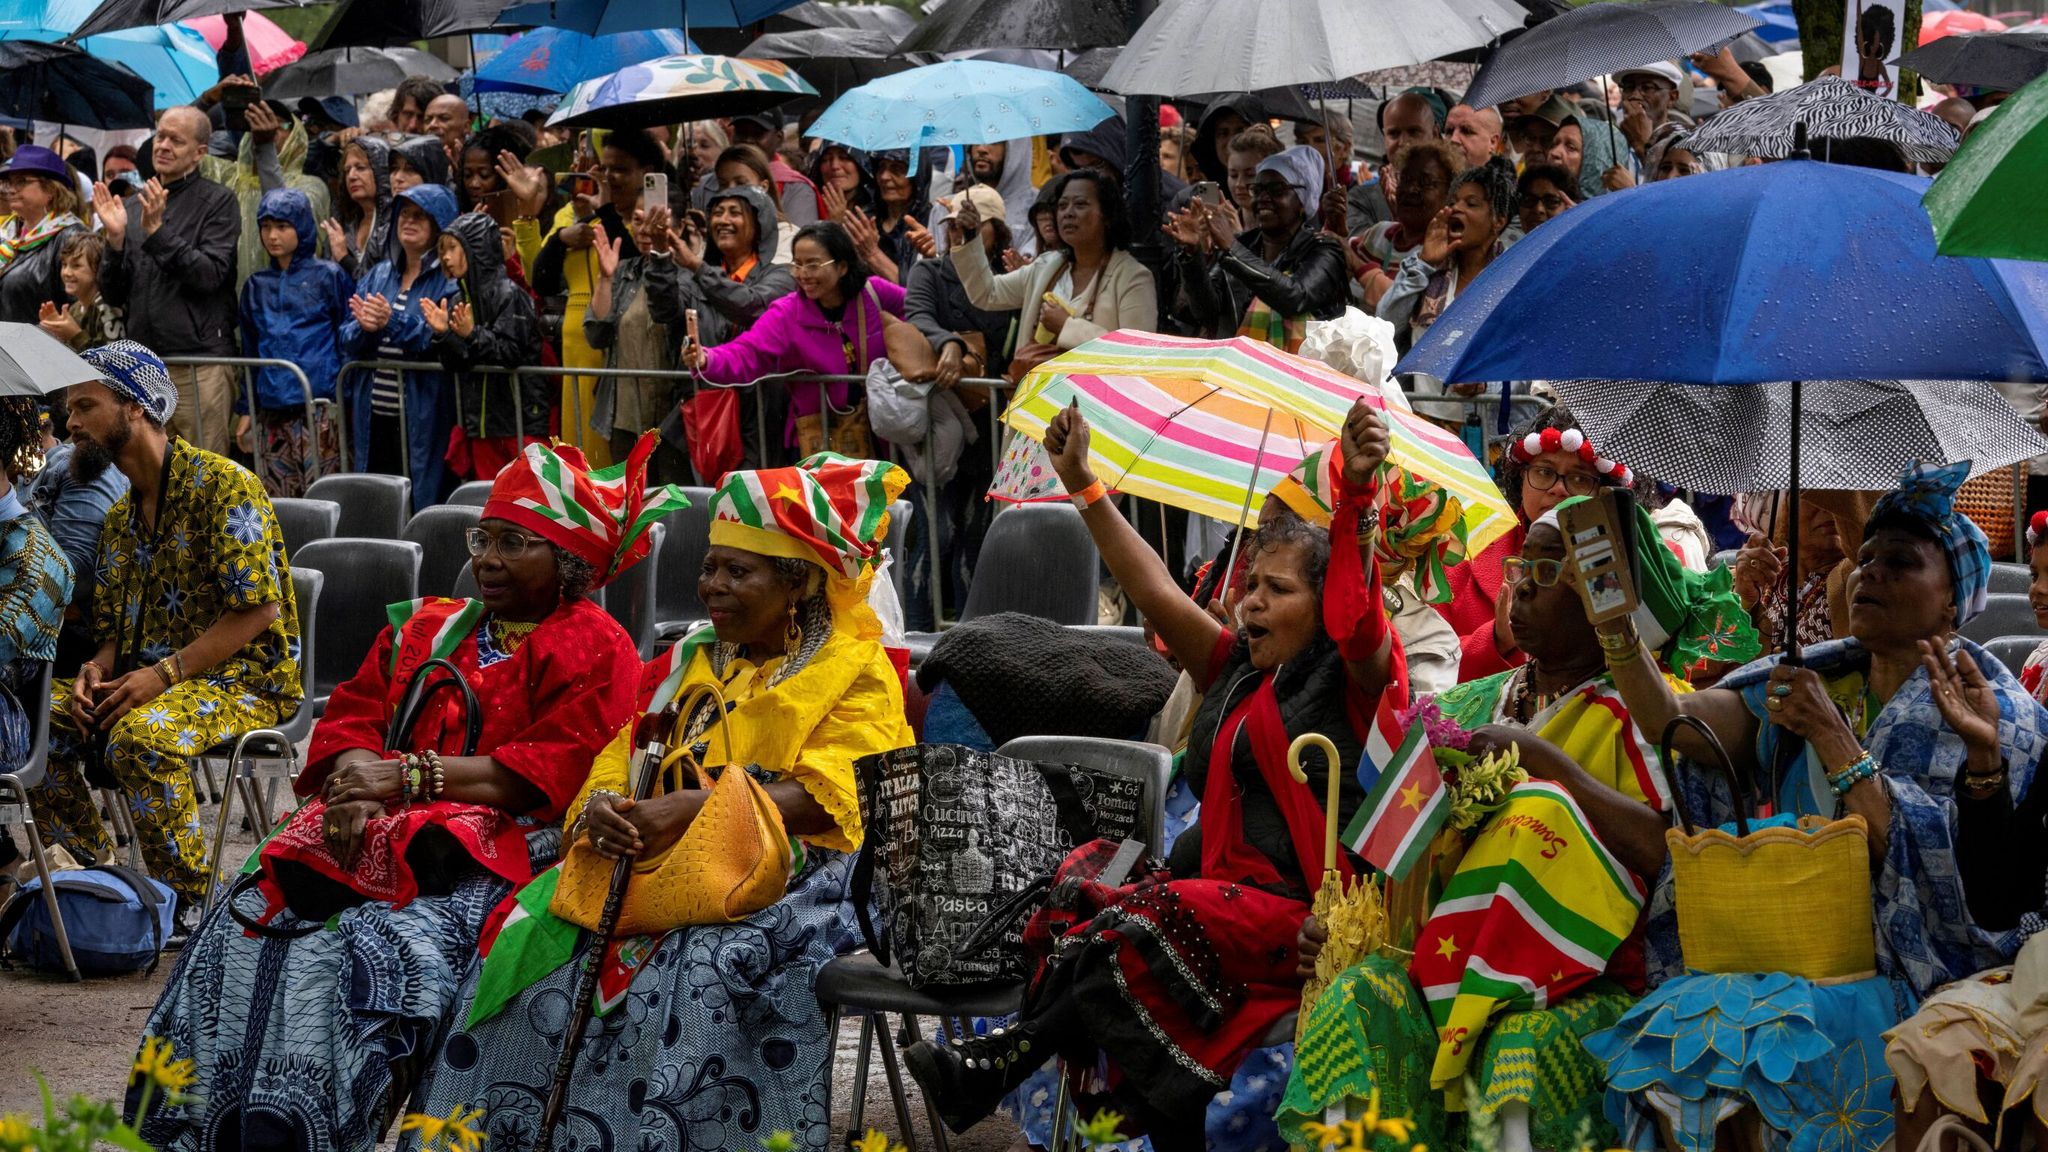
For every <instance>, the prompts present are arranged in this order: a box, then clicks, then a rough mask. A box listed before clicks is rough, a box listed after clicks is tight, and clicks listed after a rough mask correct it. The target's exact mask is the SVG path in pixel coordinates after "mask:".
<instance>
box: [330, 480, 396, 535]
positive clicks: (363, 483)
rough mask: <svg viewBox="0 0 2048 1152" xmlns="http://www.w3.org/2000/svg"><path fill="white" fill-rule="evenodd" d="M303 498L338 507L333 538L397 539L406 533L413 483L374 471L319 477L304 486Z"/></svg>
mask: <svg viewBox="0 0 2048 1152" xmlns="http://www.w3.org/2000/svg"><path fill="white" fill-rule="evenodd" d="M306 498H307V499H309V500H332V501H334V502H335V503H336V504H339V505H341V523H340V524H339V525H337V526H336V527H335V530H334V534H335V535H336V536H353V537H356V538H359V539H364V540H396V539H398V534H399V533H400V532H403V531H405V517H406V514H407V513H409V512H411V511H412V481H411V480H408V479H406V478H405V477H403V476H382V475H379V474H377V473H374V472H349V473H344V474H342V475H337V476H322V477H320V478H319V479H318V480H315V481H313V482H312V483H311V484H308V485H307V486H306Z"/></svg>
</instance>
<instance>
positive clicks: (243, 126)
mask: <svg viewBox="0 0 2048 1152" xmlns="http://www.w3.org/2000/svg"><path fill="white" fill-rule="evenodd" d="M260 95H261V94H260V93H259V92H258V91H257V90H256V89H254V88H252V87H250V86H249V85H247V84H230V85H228V86H227V87H225V88H222V89H221V90H220V106H221V111H222V112H223V113H224V114H225V115H226V118H227V126H228V131H230V132H247V131H248V130H249V105H251V104H254V103H256V100H257V98H258V97H259V96H260Z"/></svg>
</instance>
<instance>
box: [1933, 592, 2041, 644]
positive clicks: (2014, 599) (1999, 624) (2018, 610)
mask: <svg viewBox="0 0 2048 1152" xmlns="http://www.w3.org/2000/svg"><path fill="white" fill-rule="evenodd" d="M1956 631H1957V632H1960V633H1962V635H1963V636H1965V637H1966V638H1968V639H1971V640H1975V641H1976V642H1977V643H1979V644H1988V643H1990V642H1991V641H1993V640H1996V639H1998V638H1999V637H2001V636H2044V635H2048V632H2043V631H2042V630H2041V625H2040V624H2039V623H2037V622H2036V621H2035V620H2034V607H2033V605H2032V604H2030V603H2028V602H2027V598H2026V597H2025V596H2022V595H2019V594H2017V593H2013V592H2003V593H1993V594H1992V595H1991V597H1990V600H1989V601H1988V602H1987V603H1986V604H1985V606H1984V612H1983V614H1982V615H1979V616H1978V617H1977V618H1976V619H1974V620H1972V621H1970V622H1969V623H1968V624H1965V625H1963V626H1962V627H1961V628H1958V629H1956Z"/></svg>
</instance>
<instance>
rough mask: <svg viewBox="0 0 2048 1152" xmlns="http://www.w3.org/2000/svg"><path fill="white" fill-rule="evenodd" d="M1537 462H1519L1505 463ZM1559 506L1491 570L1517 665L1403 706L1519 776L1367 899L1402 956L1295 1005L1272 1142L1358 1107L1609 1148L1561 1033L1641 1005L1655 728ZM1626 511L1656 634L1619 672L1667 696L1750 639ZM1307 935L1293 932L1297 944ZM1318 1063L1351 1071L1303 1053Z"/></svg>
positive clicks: (1657, 776) (1593, 1063)
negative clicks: (1574, 558) (1579, 577)
mask: <svg viewBox="0 0 2048 1152" xmlns="http://www.w3.org/2000/svg"><path fill="white" fill-rule="evenodd" d="M1557 467H1558V464H1557V463H1556V462H1555V461H1543V460H1538V461H1535V462H1532V463H1529V464H1527V465H1525V466H1524V468H1523V469H1522V471H1523V473H1524V475H1525V476H1526V474H1527V473H1529V472H1532V471H1535V470H1537V469H1542V470H1544V471H1547V472H1554V471H1555V470H1556V468H1557ZM1572 474H1573V475H1577V474H1578V473H1576V472H1574V473H1572ZM1580 486H1582V487H1588V488H1589V490H1591V486H1590V485H1584V484H1581V485H1580ZM1573 499H1578V497H1573ZM1561 502H1562V498H1560V499H1559V500H1558V501H1554V502H1553V506H1552V507H1548V508H1546V509H1544V511H1543V512H1542V513H1540V514H1539V515H1538V516H1537V517H1536V519H1535V521H1534V522H1533V523H1531V524H1530V526H1529V528H1528V530H1527V531H1526V532H1524V533H1520V535H1521V536H1522V537H1523V539H1522V543H1521V546H1520V548H1519V549H1517V551H1516V553H1515V554H1514V555H1511V556H1509V557H1507V558H1506V560H1505V562H1504V563H1503V565H1502V583H1503V587H1504V588H1505V589H1506V590H1507V591H1506V596H1505V600H1506V603H1507V609H1506V615H1507V617H1508V618H1509V619H1510V620H1511V621H1512V625H1513V628H1514V634H1515V636H1516V638H1517V639H1518V640H1519V642H1520V645H1521V649H1522V651H1523V652H1524V653H1526V655H1527V661H1526V662H1525V663H1523V664H1522V665H1521V666H1520V667H1518V668H1515V669H1513V670H1510V671H1505V672H1500V673H1496V674H1495V675H1492V676H1488V677H1486V678H1485V679H1482V680H1476V681H1472V682H1469V683H1465V684H1460V685H1458V686H1457V687H1455V688H1452V689H1450V690H1449V691H1446V692H1442V693H1439V694H1438V695H1437V696H1435V697H1434V698H1433V699H1432V701H1431V702H1430V704H1426V705H1425V706H1424V707H1425V712H1424V716H1428V712H1429V710H1430V708H1431V707H1432V706H1433V709H1434V712H1435V716H1428V722H1430V723H1431V725H1432V727H1431V733H1430V738H1431V739H1432V740H1433V741H1445V735H1444V733H1445V732H1446V729H1445V728H1443V727H1442V726H1440V725H1439V724H1437V723H1436V721H1437V718H1439V717H1440V718H1441V720H1444V721H1449V722H1450V723H1451V724H1454V725H1456V726H1457V728H1458V729H1461V730H1462V731H1463V732H1464V733H1468V734H1469V735H1470V743H1469V744H1468V745H1467V746H1466V747H1465V749H1464V751H1465V752H1466V753H1468V754H1469V755H1471V756H1473V757H1475V758H1477V757H1480V756H1482V755H1484V754H1485V753H1487V752H1498V751H1503V750H1505V749H1507V748H1509V747H1512V748H1513V749H1514V750H1515V752H1516V754H1517V758H1518V762H1519V763H1520V765H1521V767H1522V768H1523V769H1525V770H1526V771H1527V773H1528V776H1529V780H1528V782H1527V783H1525V784H1523V785H1521V786H1519V787H1517V788H1516V789H1515V790H1514V791H1512V792H1510V793H1509V794H1508V796H1507V798H1506V800H1505V801H1504V802H1503V803H1501V804H1500V805H1499V806H1498V807H1497V808H1493V809H1491V810H1486V809H1481V810H1479V811H1477V812H1475V813H1473V814H1472V815H1471V817H1470V820H1469V821H1467V820H1465V819H1461V814H1460V812H1459V811H1458V804H1457V803H1454V805H1453V812H1452V817H1451V821H1450V824H1449V826H1448V827H1447V828H1446V829H1445V830H1444V832H1443V833H1442V834H1441V835H1440V836H1439V837H1438V838H1437V839H1436V840H1435V841H1433V842H1432V844H1431V845H1430V847H1429V849H1427V850H1426V854H1425V855H1424V857H1423V858H1422V859H1421V861H1419V862H1418V863H1417V864H1416V865H1414V866H1413V869H1412V871H1410V872H1408V873H1406V874H1405V875H1406V879H1405V880H1404V881H1403V882H1401V883H1397V884H1391V885H1390V886H1389V888H1388V893H1389V904H1390V909H1391V918H1392V922H1391V923H1390V925H1389V929H1390V934H1391V937H1392V939H1393V942H1394V943H1396V945H1397V946H1399V947H1403V948H1409V950H1410V951H1412V953H1413V956H1414V959H1413V960H1412V961H1410V962H1407V963H1403V962H1402V961H1399V960H1394V959H1391V958H1389V957H1387V956H1384V955H1375V956H1372V957H1369V958H1367V959H1366V960H1364V961H1363V962H1361V963H1359V964H1357V965H1356V966H1354V967H1352V968H1350V969H1348V970H1346V971H1345V972H1343V973H1341V974H1339V975H1338V976H1337V977H1336V978H1335V979H1334V981H1333V982H1332V984H1331V987H1330V990H1329V991H1328V992H1326V993H1325V994H1324V995H1323V996H1322V997H1321V998H1320V999H1319V1000H1318V1001H1317V1002H1316V1004H1315V1006H1314V1007H1313V1008H1312V1009H1311V1010H1310V1012H1309V1014H1308V1020H1307V1022H1306V1024H1305V1027H1304V1030H1303V1031H1302V1033H1301V1037H1300V1040H1299V1042H1298V1043H1297V1045H1296V1053H1297V1059H1296V1063H1295V1068H1294V1072H1293V1075H1292V1077H1291V1079H1290V1080H1289V1082H1288V1086H1287V1095H1286V1097H1285V1099H1284V1100H1283V1102H1282V1105H1281V1110H1280V1116H1279V1122H1280V1130H1281V1134H1282V1135H1283V1136H1286V1137H1287V1138H1288V1139H1289V1141H1290V1143H1292V1144H1308V1145H1314V1144H1315V1143H1317V1141H1316V1140H1315V1139H1313V1138H1305V1136H1306V1134H1307V1132H1308V1126H1309V1125H1311V1124H1313V1123H1318V1122H1322V1121H1324V1120H1326V1119H1327V1118H1328V1110H1332V1109H1334V1110H1337V1111H1338V1112H1340V1113H1342V1112H1346V1111H1348V1112H1349V1113H1350V1114H1351V1115H1354V1116H1355V1115H1358V1114H1359V1111H1360V1110H1362V1109H1363V1108H1364V1107H1366V1106H1367V1105H1368V1103H1369V1102H1370V1101H1371V1100H1372V1098H1373V1097H1374V1096H1375V1095H1376V1096H1377V1097H1378V1109H1379V1112H1380V1114H1382V1115H1386V1116H1400V1117H1409V1118H1412V1120H1413V1121H1414V1124H1415V1131H1414V1132H1413V1133H1412V1134H1410V1135H1409V1136H1404V1137H1402V1140H1403V1142H1404V1143H1411V1142H1412V1143H1414V1144H1418V1145H1422V1144H1426V1145H1428V1146H1429V1147H1432V1148H1435V1147H1443V1146H1445V1145H1446V1144H1447V1143H1455V1142H1456V1139H1455V1138H1453V1136H1452V1133H1454V1132H1456V1131H1458V1129H1459V1127H1461V1125H1459V1124H1456V1123H1453V1118H1452V1113H1453V1112H1455V1111H1459V1110H1465V1111H1469V1112H1470V1113H1471V1114H1472V1120H1471V1123H1473V1124H1474V1125H1477V1124H1479V1123H1481V1122H1482V1121H1490V1122H1498V1123H1500V1124H1501V1125H1502V1129H1501V1136H1500V1141H1499V1142H1500V1145H1501V1146H1502V1147H1510V1148H1530V1147H1535V1148H1570V1147H1574V1146H1576V1145H1578V1144H1580V1143H1582V1142H1587V1141H1590V1142H1592V1143H1593V1146H1595V1147H1603V1148H1604V1147H1609V1146H1611V1145H1612V1144H1613V1143H1614V1132H1613V1129H1612V1127H1611V1125H1610V1123H1609V1121H1608V1119H1607V1117H1606V1114H1605V1112H1604V1110H1603V1097H1604V1090H1605V1085H1606V1069H1605V1066H1604V1065H1603V1064H1601V1063H1600V1062H1599V1061H1598V1060H1596V1059H1595V1058H1594V1057H1592V1056H1591V1055H1590V1054H1588V1052H1587V1051H1586V1049H1585V1047H1584V1045H1583V1043H1582V1041H1583V1040H1584V1039H1585V1037H1587V1036H1588V1035H1590V1034H1592V1033H1594V1032H1597V1031H1599V1030H1600V1029H1603V1028H1607V1027H1610V1026H1612V1025H1613V1024H1614V1023H1615V1022H1616V1021H1617V1020H1619V1019H1620V1018H1621V1015H1622V1013H1623V1012H1625V1011H1626V1010H1627V1009H1628V1008H1629V1006H1630V1005H1631V1004H1633V1003H1634V1000H1635V997H1637V996H1640V995H1641V994H1642V992H1643V987H1644V952H1643V941H1642V939H1641V936H1640V934H1639V933H1638V932H1636V931H1635V929H1636V928H1637V927H1638V925H1639V924H1640V922H1641V920H1642V918H1643V915H1644V905H1645V898H1646V895H1647V893H1648V892H1649V890H1650V887H1651V886H1652V885H1654V883H1655V882H1656V879H1657V876H1658V874H1659V872H1660V870H1661V869H1662V867H1663V862H1664V858H1665V854H1666V849H1665V845H1664V828H1665V825H1666V822H1667V819H1668V817H1667V815H1666V812H1667V810H1668V808H1669V807H1670V796H1671V785H1670V782H1668V781H1667V780H1665V779H1664V775H1663V772H1662V771H1661V769H1660V767H1659V765H1658V762H1657V751H1656V743H1655V742H1656V736H1657V730H1656V729H1655V728H1653V727H1650V726H1649V725H1648V724H1647V723H1639V722H1638V720H1637V718H1636V717H1635V716H1634V715H1632V714H1631V712H1630V710H1629V708H1628V707H1627V704H1626V703H1625V702H1624V700H1623V698H1622V696H1621V694H1620V692H1619V691H1618V690H1617V689H1616V687H1615V682H1614V676H1613V674H1612V673H1611V672H1610V671H1609V665H1608V664H1606V663H1605V662H1604V661H1603V651H1604V650H1603V649H1602V647H1601V644H1600V641H1599V638H1598V637H1597V636H1596V635H1595V633H1594V630H1593V625H1592V624H1591V623H1589V622H1588V621H1587V619H1586V610H1585V606H1584V601H1583V599H1582V598H1581V595H1580V592H1579V590H1578V588H1577V587H1576V586H1575V584H1574V583H1573V580H1572V576H1571V570H1570V566H1569V563H1568V561H1567V560H1566V550H1565V539H1564V533H1563V530H1562V529H1561V528H1560V526H1559V524H1558V510H1557V508H1556V507H1555V504H1556V503H1561ZM1636 517H1637V532H1636V534H1635V540H1636V551H1637V557H1636V567H1637V570H1638V571H1639V572H1641V573H1642V575H1641V576H1640V584H1641V587H1642V588H1644V589H1645V592H1644V594H1643V606H1644V612H1645V614H1646V615H1648V616H1654V617H1655V619H1656V622H1657V625H1658V631H1659V632H1661V633H1662V639H1661V640H1660V643H1659V646H1658V647H1657V649H1656V650H1655V651H1654V652H1650V653H1645V654H1644V655H1643V656H1642V662H1641V664H1640V666H1639V667H1640V674H1641V675H1642V676H1644V677H1646V678H1650V679H1654V680H1656V681H1657V682H1658V683H1660V684H1662V685H1664V686H1665V687H1666V689H1667V690H1668V691H1669V692H1671V693H1674V694H1680V695H1682V694H1684V693H1687V692H1689V691H1690V689H1689V688H1688V687H1687V686H1686V683H1685V681H1684V680H1682V679H1680V678H1679V677H1678V676H1676V675H1674V674H1673V672H1672V669H1683V668H1686V667H1689V666H1691V665H1692V664H1693V663H1694V662H1695V661H1698V660H1701V659H1704V658H1712V659H1716V660H1745V659H1748V658H1750V657H1753V656H1754V655H1756V653H1757V652H1758V645H1757V641H1756V635H1755V633H1754V632H1753V631H1752V630H1751V629H1750V627H1749V620H1748V616H1747V613H1745V612H1744V610H1743V608H1742V605H1741V603H1740V602H1739V601H1737V600H1736V598H1735V596H1734V594H1733V593H1732V592H1731V591H1730V590H1729V586H1728V578H1727V576H1726V575H1725V574H1716V575H1715V576H1707V575H1703V574H1700V573H1694V572H1689V571H1686V570H1685V569H1684V568H1682V567H1681V566H1680V565H1679V563H1678V561H1677V559H1676V557H1674V556H1673V555H1672V554H1671V553H1670V551H1669V550H1667V549H1666V548H1664V547H1663V545H1662V544H1661V543H1660V542H1659V540H1658V537H1657V533H1656V530H1655V528H1654V527H1653V526H1652V525H1651V523H1650V519H1649V514H1648V513H1647V512H1643V511H1642V510H1640V509H1638V510H1637V511H1636ZM1651 589H1654V590H1655V591H1654V592H1652V591H1650V590H1651ZM1416 722H1418V723H1420V722H1425V721H1424V720H1423V719H1422V718H1418V719H1417V720H1416ZM1465 823H1469V824H1470V827H1469V830H1461V824H1465ZM1532 878H1533V879H1532ZM1403 884H1407V885H1411V886H1412V887H1413V888H1415V889H1418V890H1425V889H1426V891H1418V892H1415V893H1412V894H1410V893H1404V891H1403V887H1402V885H1403ZM1496 891H1498V893H1499V895H1497V896H1495V897H1494V898H1493V899H1492V900H1491V901H1490V902H1489V901H1487V900H1484V899H1479V898H1478V894H1481V893H1495V892H1496ZM1411 895H1412V900H1411V899H1409V898H1404V897H1406V896H1411ZM1432 904H1433V905H1434V906H1432ZM1510 907H1512V911H1511V910H1510ZM1411 908H1413V909H1415V911H1414V912H1409V911H1408V909H1411ZM1322 936H1323V931H1322V929H1321V926H1320V925H1318V924H1316V923H1315V922H1314V921H1311V923H1310V926H1309V927H1308V928H1306V929H1304V939H1303V948H1302V951H1303V953H1304V954H1305V955H1307V954H1312V953H1314V952H1315V951H1317V950H1319V948H1320V945H1321V943H1322ZM1411 939H1412V941H1413V944H1412V947H1411V946H1410V945H1409V944H1408V943H1407V941H1409V940H1411ZM1433 1016H1434V1017H1435V1019H1433ZM1446 1021H1448V1022H1446ZM1334 1051H1342V1052H1345V1053H1347V1054H1351V1053H1357V1054H1361V1056H1362V1058H1351V1059H1341V1060H1329V1059H1323V1058H1321V1055H1320V1054H1321V1053H1325V1052H1334ZM1461 1092H1462V1094H1463V1101H1462V1104H1455V1103H1453V1101H1452V1098H1455V1097H1457V1096H1458V1095H1459V1094H1460V1093H1461Z"/></svg>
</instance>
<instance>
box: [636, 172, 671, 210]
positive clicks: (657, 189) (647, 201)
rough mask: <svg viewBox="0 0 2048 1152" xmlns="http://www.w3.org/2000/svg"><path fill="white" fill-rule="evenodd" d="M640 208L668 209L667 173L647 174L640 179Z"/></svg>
mask: <svg viewBox="0 0 2048 1152" xmlns="http://www.w3.org/2000/svg"><path fill="white" fill-rule="evenodd" d="M640 206H641V207H642V208H666V207H668V173H666V172H649V173H648V174H647V175H646V176H644V177H642V178H641V181H640Z"/></svg>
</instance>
